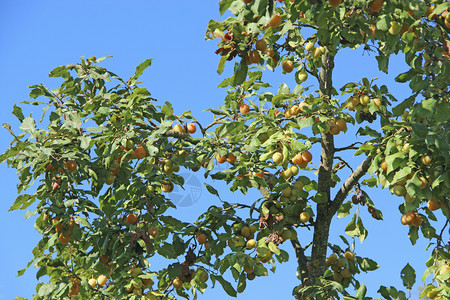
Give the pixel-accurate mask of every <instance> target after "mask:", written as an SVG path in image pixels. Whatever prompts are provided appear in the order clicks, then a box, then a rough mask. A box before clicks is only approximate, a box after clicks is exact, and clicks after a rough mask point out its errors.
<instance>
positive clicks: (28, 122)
mask: <svg viewBox="0 0 450 300" xmlns="http://www.w3.org/2000/svg"><path fill="white" fill-rule="evenodd" d="M19 129H20V130H22V131H25V132H27V133H30V134H32V133H34V130H35V129H36V123H35V122H34V119H33V118H31V117H27V118H25V119H24V120H23V121H22V125H20V127H19Z"/></svg>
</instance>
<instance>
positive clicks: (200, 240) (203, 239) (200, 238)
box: [197, 233, 208, 245]
mask: <svg viewBox="0 0 450 300" xmlns="http://www.w3.org/2000/svg"><path fill="white" fill-rule="evenodd" d="M207 240H208V238H207V237H206V234H204V233H200V234H199V235H198V236H197V241H198V243H199V244H200V245H203V244H204V243H206V241H207Z"/></svg>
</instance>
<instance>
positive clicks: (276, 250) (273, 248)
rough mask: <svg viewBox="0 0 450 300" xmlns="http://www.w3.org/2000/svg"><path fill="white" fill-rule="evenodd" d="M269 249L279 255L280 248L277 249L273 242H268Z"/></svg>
mask: <svg viewBox="0 0 450 300" xmlns="http://www.w3.org/2000/svg"><path fill="white" fill-rule="evenodd" d="M269 249H270V251H272V252H273V253H275V254H276V255H280V249H278V247H277V246H276V245H275V244H274V243H272V242H269Z"/></svg>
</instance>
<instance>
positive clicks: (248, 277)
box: [247, 273, 256, 281]
mask: <svg viewBox="0 0 450 300" xmlns="http://www.w3.org/2000/svg"><path fill="white" fill-rule="evenodd" d="M255 277H256V275H255V273H250V274H249V273H247V279H248V280H250V281H251V280H253V279H255Z"/></svg>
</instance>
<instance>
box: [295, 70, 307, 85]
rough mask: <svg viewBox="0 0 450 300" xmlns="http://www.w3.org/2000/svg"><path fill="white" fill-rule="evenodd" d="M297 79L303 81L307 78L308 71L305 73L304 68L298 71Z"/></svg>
mask: <svg viewBox="0 0 450 300" xmlns="http://www.w3.org/2000/svg"><path fill="white" fill-rule="evenodd" d="M297 79H298V81H299V82H300V83H302V82H305V81H306V79H308V73H306V72H305V71H304V70H303V71H300V72H299V73H298V74H297Z"/></svg>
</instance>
